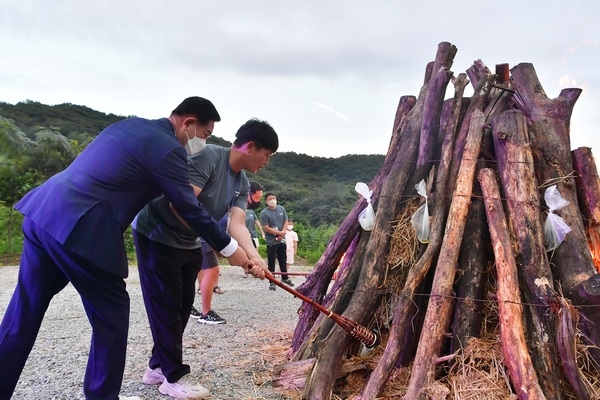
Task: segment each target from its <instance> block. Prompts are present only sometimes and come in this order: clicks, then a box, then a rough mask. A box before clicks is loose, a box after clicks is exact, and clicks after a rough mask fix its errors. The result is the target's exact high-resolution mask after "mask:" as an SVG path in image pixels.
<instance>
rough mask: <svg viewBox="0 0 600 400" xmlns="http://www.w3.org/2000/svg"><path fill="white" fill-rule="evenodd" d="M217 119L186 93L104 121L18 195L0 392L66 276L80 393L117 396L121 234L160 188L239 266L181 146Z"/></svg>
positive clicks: (12, 380)
mask: <svg viewBox="0 0 600 400" xmlns="http://www.w3.org/2000/svg"><path fill="white" fill-rule="evenodd" d="M220 120H221V118H220V116H219V114H218V112H217V110H216V108H215V106H214V105H213V104H212V103H211V102H210V101H208V100H206V99H204V98H201V97H189V98H187V99H185V100H184V101H183V102H182V103H181V104H179V106H177V108H175V109H174V110H173V111H172V112H171V115H170V116H169V117H168V118H161V119H157V120H148V119H143V118H129V119H125V120H123V121H120V122H117V123H115V124H112V125H110V126H109V127H107V128H106V129H104V130H103V131H102V132H101V133H100V134H99V135H98V137H97V138H96V139H94V141H93V142H92V143H90V144H89V145H88V146H87V147H86V148H85V150H84V151H83V152H82V153H81V154H80V155H79V156H78V157H77V158H76V159H75V160H74V161H73V163H72V164H71V165H70V166H69V167H67V168H66V169H65V170H64V171H62V172H60V173H58V174H56V175H54V176H53V177H51V178H50V179H48V180H47V181H46V182H44V183H43V184H42V185H40V186H38V187H37V188H35V189H33V190H32V191H30V192H29V193H28V194H27V195H25V197H24V198H23V199H22V200H21V201H19V202H18V203H17V205H16V206H15V208H16V209H17V210H19V211H20V212H21V213H23V214H24V216H25V217H24V220H23V236H24V238H23V240H24V242H23V253H22V255H21V266H20V269H19V278H18V281H17V286H16V288H15V291H14V293H13V295H12V298H11V300H10V303H9V305H8V308H7V309H6V312H5V314H4V317H3V319H2V323H1V324H0V399H9V398H10V397H11V396H12V393H13V392H14V389H15V386H16V385H17V381H18V379H19V376H20V375H21V372H22V371H23V367H24V365H25V362H26V361H27V358H28V356H29V353H30V352H31V349H32V347H33V345H34V343H35V339H36V336H37V334H38V331H39V329H40V325H41V323H42V320H43V318H44V314H45V312H46V310H47V308H48V306H49V304H50V301H51V300H52V298H53V297H54V296H55V295H56V294H57V293H59V292H60V291H61V290H62V289H64V288H65V286H67V284H68V283H71V284H72V286H73V287H74V288H75V290H77V292H78V294H79V296H80V297H81V301H82V303H83V307H84V308H85V313H86V315H87V318H88V321H89V323H90V325H91V327H92V336H91V346H90V352H89V356H88V363H87V369H86V372H85V378H84V380H83V393H84V395H85V398H86V399H94V400H116V399H118V398H121V396H119V392H120V389H121V384H122V380H123V373H124V369H125V355H126V349H127V334H128V330H129V294H128V293H127V290H126V284H125V278H126V277H127V275H128V272H129V266H128V263H127V252H126V250H125V242H124V239H123V232H125V230H126V229H127V227H128V226H129V224H130V222H131V221H132V220H133V218H134V216H135V215H136V213H137V212H138V211H139V210H140V209H141V208H142V207H143V206H144V204H146V203H148V202H149V201H150V200H152V199H153V198H154V197H156V196H158V195H160V194H161V193H163V194H164V196H165V198H167V199H169V201H170V202H171V203H172V204H173V206H174V208H175V209H177V212H178V213H179V215H181V217H182V218H183V219H184V220H185V221H186V222H187V224H188V225H189V226H190V227H191V228H192V230H193V231H194V232H195V234H196V235H199V236H202V237H204V238H205V239H206V240H207V241H208V242H209V243H210V244H211V245H212V246H213V247H214V248H216V249H219V251H220V252H221V254H223V255H224V256H226V257H229V261H230V262H231V263H232V264H233V265H242V266H244V267H245V268H248V263H249V260H248V257H247V256H246V254H245V252H244V251H243V250H242V249H241V248H240V247H238V245H237V242H236V241H235V240H234V239H232V238H231V237H230V236H229V234H227V233H226V232H225V230H224V229H222V228H221V227H219V225H218V224H217V223H216V222H215V221H214V220H213V219H212V218H211V217H210V215H209V214H208V212H207V211H206V210H205V209H204V207H203V206H202V205H201V204H199V203H198V200H197V199H196V195H195V194H194V189H193V187H192V186H191V185H190V176H189V173H188V166H187V160H186V157H187V156H186V152H188V153H191V152H192V149H193V148H194V144H195V143H197V142H198V141H201V140H202V139H204V138H206V137H208V136H209V135H210V134H211V133H212V131H213V128H214V124H215V122H217V121H220ZM253 269H254V268H253ZM161 284H162V283H161ZM158 323H166V321H165V320H161V319H159V321H158ZM65 351H68V350H67V349H65ZM60 368H63V369H64V370H65V373H69V372H68V369H69V368H72V369H73V371H72V373H75V371H79V370H80V366H78V365H73V366H69V365H62V366H60Z"/></svg>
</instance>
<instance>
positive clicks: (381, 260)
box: [302, 44, 452, 399]
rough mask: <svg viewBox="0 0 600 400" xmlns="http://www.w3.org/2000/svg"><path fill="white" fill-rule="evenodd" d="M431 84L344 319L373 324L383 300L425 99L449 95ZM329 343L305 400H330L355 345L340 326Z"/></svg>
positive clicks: (446, 50) (445, 56)
mask: <svg viewBox="0 0 600 400" xmlns="http://www.w3.org/2000/svg"><path fill="white" fill-rule="evenodd" d="M451 51H452V47H451V46H445V45H442V44H440V45H439V46H438V52H437V53H436V58H435V60H436V61H434V63H433V65H436V64H443V63H444V62H446V63H447V62H448V60H449V59H450V58H452V57H450V56H449V55H450V54H451V53H450V52H451ZM441 60H443V61H441ZM429 70H431V66H428V71H429ZM440 75H443V76H446V74H445V71H444V70H440V71H439V72H438V73H434V74H433V75H432V77H431V81H433V82H435V81H436V80H437V79H440V78H438V77H439V76H440ZM430 83H431V82H429V81H428V82H426V83H425V85H423V88H422V89H421V93H420V95H419V99H418V100H417V104H416V105H415V107H414V108H413V110H412V112H411V115H410V117H409V119H408V121H409V123H407V126H406V128H407V131H406V132H402V138H401V139H400V142H403V145H402V147H401V148H402V153H403V154H402V156H403V157H402V160H403V161H404V162H402V163H401V164H400V163H398V164H396V165H395V166H394V167H395V168H392V169H391V171H390V174H389V176H388V178H387V180H386V181H385V184H384V186H383V189H382V192H381V196H380V198H379V202H378V206H377V212H376V217H375V225H374V227H373V231H372V232H371V233H370V235H369V236H370V238H369V241H368V243H367V246H366V248H365V252H364V259H363V263H362V267H361V268H360V270H361V274H360V278H359V287H360V288H361V290H360V291H356V292H354V295H353V296H352V299H351V300H350V302H349V304H348V305H347V307H346V309H345V312H344V316H346V317H347V318H350V319H352V320H354V321H356V322H358V323H360V324H363V325H365V324H367V323H368V322H369V320H370V319H371V315H372V313H373V311H374V310H375V306H376V305H377V303H378V301H379V296H373V294H374V293H377V290H378V288H379V286H380V284H381V282H382V280H383V276H384V271H385V266H386V264H385V259H386V255H387V253H388V250H389V243H390V235H389V232H390V229H391V224H390V222H391V221H393V220H394V219H395V217H396V216H397V215H398V212H399V210H400V209H401V207H402V203H399V202H397V201H396V199H398V198H399V197H400V196H402V195H403V194H404V192H405V190H406V185H407V183H408V181H409V179H410V177H411V172H412V170H413V168H412V167H411V166H414V163H415V161H416V157H417V149H418V145H419V139H418V137H419V135H420V132H421V121H422V120H423V118H425V120H429V117H424V116H423V114H422V112H423V108H424V103H425V98H430V99H431V97H430V96H429V97H428V91H429V90H435V91H437V92H438V96H439V98H441V99H442V101H443V97H444V94H445V89H446V88H445V87H440V86H439V85H430ZM438 119H439V115H438ZM355 256H356V255H355ZM336 303H337V302H336ZM327 341H332V342H334V343H336V346H335V347H334V346H323V347H322V349H321V350H320V351H319V353H318V354H317V356H316V358H317V361H316V362H315V365H314V368H313V371H312V373H311V375H310V376H309V377H308V380H307V384H306V388H305V389H304V391H303V392H302V397H303V398H304V399H327V398H329V397H330V396H331V393H332V390H333V385H334V383H335V381H334V378H333V375H332V373H331V371H335V370H336V369H337V368H338V367H339V365H340V361H341V358H342V357H343V356H344V354H345V350H346V349H347V348H348V346H349V345H350V343H351V342H352V341H351V340H350V337H349V336H348V334H347V333H346V332H344V331H343V330H342V329H339V328H337V327H333V328H332V330H331V332H330V333H329V334H328V336H327Z"/></svg>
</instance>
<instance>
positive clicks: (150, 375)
mask: <svg viewBox="0 0 600 400" xmlns="http://www.w3.org/2000/svg"><path fill="white" fill-rule="evenodd" d="M278 146H279V140H278V138H277V134H276V133H275V131H274V130H273V128H272V127H271V126H270V125H269V124H268V123H266V122H264V121H259V120H255V119H252V120H249V121H248V122H246V123H245V124H244V125H242V126H241V127H240V129H239V130H238V132H237V133H236V139H235V141H234V143H233V146H232V147H231V148H230V149H226V148H222V147H219V146H212V145H209V146H207V147H206V148H205V149H204V150H202V151H200V152H199V153H198V154H196V155H194V156H192V157H190V158H189V159H188V164H189V168H188V169H189V171H190V179H191V183H192V186H193V187H194V191H195V193H196V195H197V197H198V200H199V201H200V202H201V203H202V204H203V205H204V207H205V208H206V209H207V210H208V212H209V214H211V216H212V217H213V218H214V219H215V220H223V222H224V223H226V224H227V225H228V230H229V233H230V235H231V236H232V237H233V238H235V239H236V240H237V242H238V244H239V246H240V247H241V248H242V249H243V250H244V251H245V252H246V254H248V258H250V264H253V265H254V267H253V268H252V270H251V272H252V273H253V274H255V272H254V269H255V268H256V269H266V268H265V267H266V266H265V265H264V264H265V263H264V261H263V260H262V259H261V258H260V255H259V254H258V252H257V251H256V249H255V248H254V245H253V244H252V240H251V238H250V234H249V232H248V229H246V224H245V214H246V213H245V209H246V203H247V199H248V186H249V184H248V179H247V178H246V176H245V174H244V172H243V170H247V171H250V172H252V173H256V172H258V170H259V169H260V168H262V167H264V166H266V165H267V164H268V162H269V158H270V157H271V155H272V154H273V153H274V152H275V151H277V148H278ZM133 237H134V240H135V245H136V253H137V258H138V271H139V274H140V283H141V288H142V294H143V297H144V305H145V306H146V313H147V314H148V320H149V322H150V329H151V330H152V338H153V340H154V346H153V348H152V356H151V358H150V361H149V362H148V367H147V369H146V373H145V374H144V377H143V379H142V381H143V382H144V383H146V384H158V383H160V384H161V386H160V389H159V390H160V392H161V393H163V394H168V395H170V396H172V397H180V398H181V397H182V396H184V395H186V394H185V393H184V392H185V391H186V390H188V389H189V388H190V385H188V384H186V383H185V381H187V380H188V379H187V378H188V377H187V376H186V375H188V374H189V373H190V367H189V365H186V364H183V362H182V336H183V331H184V329H185V326H186V324H187V321H188V319H189V316H190V311H191V308H192V304H193V301H194V297H195V281H196V276H197V275H198V271H199V270H200V264H201V262H202V253H201V250H200V243H201V239H200V238H198V237H197V235H195V234H194V232H193V231H192V230H190V229H189V227H187V225H186V224H185V223H184V222H183V221H182V220H180V218H179V217H178V215H177V214H175V213H174V212H173V209H172V207H171V205H170V203H169V202H168V200H166V199H165V198H161V197H159V198H157V199H155V200H153V201H152V202H151V203H149V204H148V205H147V206H146V207H144V209H143V210H142V211H141V212H140V213H139V214H138V216H137V217H136V220H135V224H134V230H133ZM217 273H218V272H217ZM184 376H186V379H185V380H184V381H182V382H179V381H180V379H181V378H183V377H184ZM191 387H192V388H193V386H191ZM188 394H189V390H188ZM192 394H194V393H192ZM196 394H198V393H196ZM188 397H189V396H188ZM197 397H201V396H197Z"/></svg>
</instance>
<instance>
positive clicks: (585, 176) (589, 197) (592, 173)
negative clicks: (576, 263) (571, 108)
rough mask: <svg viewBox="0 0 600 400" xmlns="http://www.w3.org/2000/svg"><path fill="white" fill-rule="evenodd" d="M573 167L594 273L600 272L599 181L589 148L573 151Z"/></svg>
mask: <svg viewBox="0 0 600 400" xmlns="http://www.w3.org/2000/svg"><path fill="white" fill-rule="evenodd" d="M572 153H573V166H574V167H575V174H576V178H575V181H576V182H577V194H578V196H577V198H578V200H579V207H580V209H581V213H582V214H583V216H584V218H585V219H586V220H587V223H586V224H584V227H585V229H586V233H587V237H588V241H589V245H590V251H591V253H592V259H593V260H594V265H595V267H596V271H597V272H600V179H598V169H597V168H596V162H595V161H594V156H593V154H592V149H590V148H589V147H580V148H578V149H575V150H573V152H572Z"/></svg>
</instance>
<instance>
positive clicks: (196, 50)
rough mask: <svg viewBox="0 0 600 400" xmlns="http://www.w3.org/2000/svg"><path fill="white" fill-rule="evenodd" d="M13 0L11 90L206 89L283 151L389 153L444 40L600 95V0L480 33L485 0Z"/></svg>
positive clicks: (144, 93) (136, 101) (543, 7)
mask: <svg viewBox="0 0 600 400" xmlns="http://www.w3.org/2000/svg"><path fill="white" fill-rule="evenodd" d="M5 3H6V4H3V8H2V13H0V48H2V49H3V54H4V55H5V56H4V57H3V61H2V63H0V100H1V101H8V102H13V103H14V102H17V101H22V100H26V99H31V100H36V101H40V102H45V103H49V104H56V103H61V102H70V103H75V104H83V105H86V106H89V107H92V108H95V109H97V110H100V111H103V112H111V113H115V114H121V115H131V114H135V115H139V116H144V117H149V118H155V117H161V116H165V115H166V114H168V113H169V112H170V110H172V109H173V108H174V107H175V105H176V104H177V103H178V102H179V101H181V100H182V99H183V98H184V97H187V96H190V95H201V96H205V97H207V98H209V99H211V100H213V102H214V103H215V105H217V108H218V109H219V111H220V113H221V115H222V117H223V121H222V122H221V123H220V124H219V126H218V127H217V130H216V131H215V134H216V135H219V136H221V135H222V136H223V137H225V138H228V136H229V137H232V136H233V133H234V132H235V131H236V130H237V127H239V125H240V124H241V123H243V122H244V121H246V120H247V119H248V118H250V117H261V118H263V119H266V120H268V121H270V122H271V123H272V124H273V125H274V127H275V128H276V130H277V132H278V133H279V134H280V137H281V140H280V142H281V148H280V149H281V151H296V152H301V153H306V154H311V155H318V156H340V155H344V154H361V153H365V152H368V153H379V154H385V152H386V151H387V146H388V144H389V137H390V135H391V125H392V122H393V119H394V114H395V110H396V106H397V104H398V99H399V98H400V97H401V96H404V95H417V94H418V92H419V89H420V87H421V85H422V81H423V75H424V71H425V67H426V65H427V63H428V62H429V61H431V60H432V59H433V57H434V56H435V53H436V50H437V45H438V44H439V43H440V42H442V41H449V42H452V43H453V44H454V45H456V46H457V48H458V53H457V55H456V57H455V60H454V65H453V67H452V70H453V71H454V72H455V74H458V73H460V72H464V71H466V69H467V68H469V67H470V66H471V64H472V63H473V61H475V60H477V59H481V60H482V61H483V62H484V63H485V64H486V65H488V66H489V67H490V69H492V70H493V69H494V66H495V64H500V63H509V65H511V66H514V65H516V64H517V63H520V62H531V63H533V64H534V66H535V68H536V70H537V72H538V75H539V77H540V80H541V83H542V85H543V86H544V89H545V91H546V92H547V93H548V96H549V97H554V96H556V95H558V93H559V91H560V90H561V89H562V88H564V87H567V86H576V85H577V84H582V83H583V85H585V87H586V92H588V93H593V92H594V91H597V90H596V88H597V87H598V85H600V72H599V71H598V69H597V65H596V64H597V60H598V59H599V54H598V42H599V39H600V34H599V28H598V24H597V20H598V18H597V17H598V16H599V15H600V12H599V11H600V2H590V1H577V0H576V1H575V2H572V4H570V6H569V8H568V9H565V8H564V6H563V4H562V3H561V2H558V1H554V2H552V1H551V2H541V1H532V2H522V1H517V0H508V2H507V3H505V4H504V6H505V7H506V9H514V10H518V12H514V13H511V16H510V18H501V20H502V23H503V24H504V25H503V29H499V30H486V33H485V37H484V40H482V37H481V35H478V34H474V33H473V32H474V30H473V29H474V26H476V24H478V23H479V22H480V21H482V20H489V18H490V17H491V16H493V15H495V14H494V13H495V12H496V10H495V9H494V8H493V6H490V5H488V4H486V3H482V2H467V1H458V2H455V3H452V7H453V8H452V9H449V8H448V5H447V3H445V2H442V1H441V0H433V1H431V2H420V3H419V2H417V3H414V4H413V3H406V2H398V1H393V0H373V1H371V2H369V3H368V4H367V3H365V2H363V1H358V0H330V1H327V2H323V1H321V0H306V1H303V2H281V1H279V0H264V1H261V2H260V3H252V2H248V1H246V0H228V1H227V2H216V1H197V0H173V1H171V2H163V1H160V0H149V1H146V2H144V4H143V6H142V5H140V3H139V1H137V0H119V1H116V0H103V1H100V2H91V3H90V2H83V3H82V2H80V1H78V0H61V1H59V2H47V1H43V0H19V1H15V0H11V1H8V2H5ZM458 9H462V10H468V14H464V15H465V16H467V15H468V16H469V17H468V18H467V20H466V21H467V22H466V23H463V24H456V19H455V18H453V15H456V10H458ZM463 12H465V11H463ZM531 15H536V16H539V18H535V19H533V18H531ZM507 32H510V33H509V34H507ZM534 33H535V34H534ZM302 99H319V102H307V101H304V100H302ZM580 102H581V103H582V105H581V106H580V104H579V103H578V104H577V105H576V107H575V110H574V117H573V121H572V122H573V123H574V124H576V125H577V126H578V127H580V129H581V130H585V132H580V129H578V130H577V132H575V131H573V135H574V136H576V140H575V141H577V142H581V141H584V140H585V139H586V138H588V137H591V135H592V133H594V134H595V133H597V132H598V131H600V125H598V121H597V119H594V118H590V117H588V116H587V114H588V113H592V112H593V113H594V114H595V110H597V109H598V108H600V99H598V98H596V97H595V96H587V98H586V99H585V102H584V101H583V99H582V100H580ZM315 105H317V106H318V107H314V106H315ZM579 107H581V110H580V108H579ZM322 110H326V111H328V112H327V113H323V112H322ZM584 118H585V123H584V122H583V121H582V120H583V119H584ZM365 135H368V140H365ZM580 138H582V140H580ZM333 143H335V145H332V144H333Z"/></svg>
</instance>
